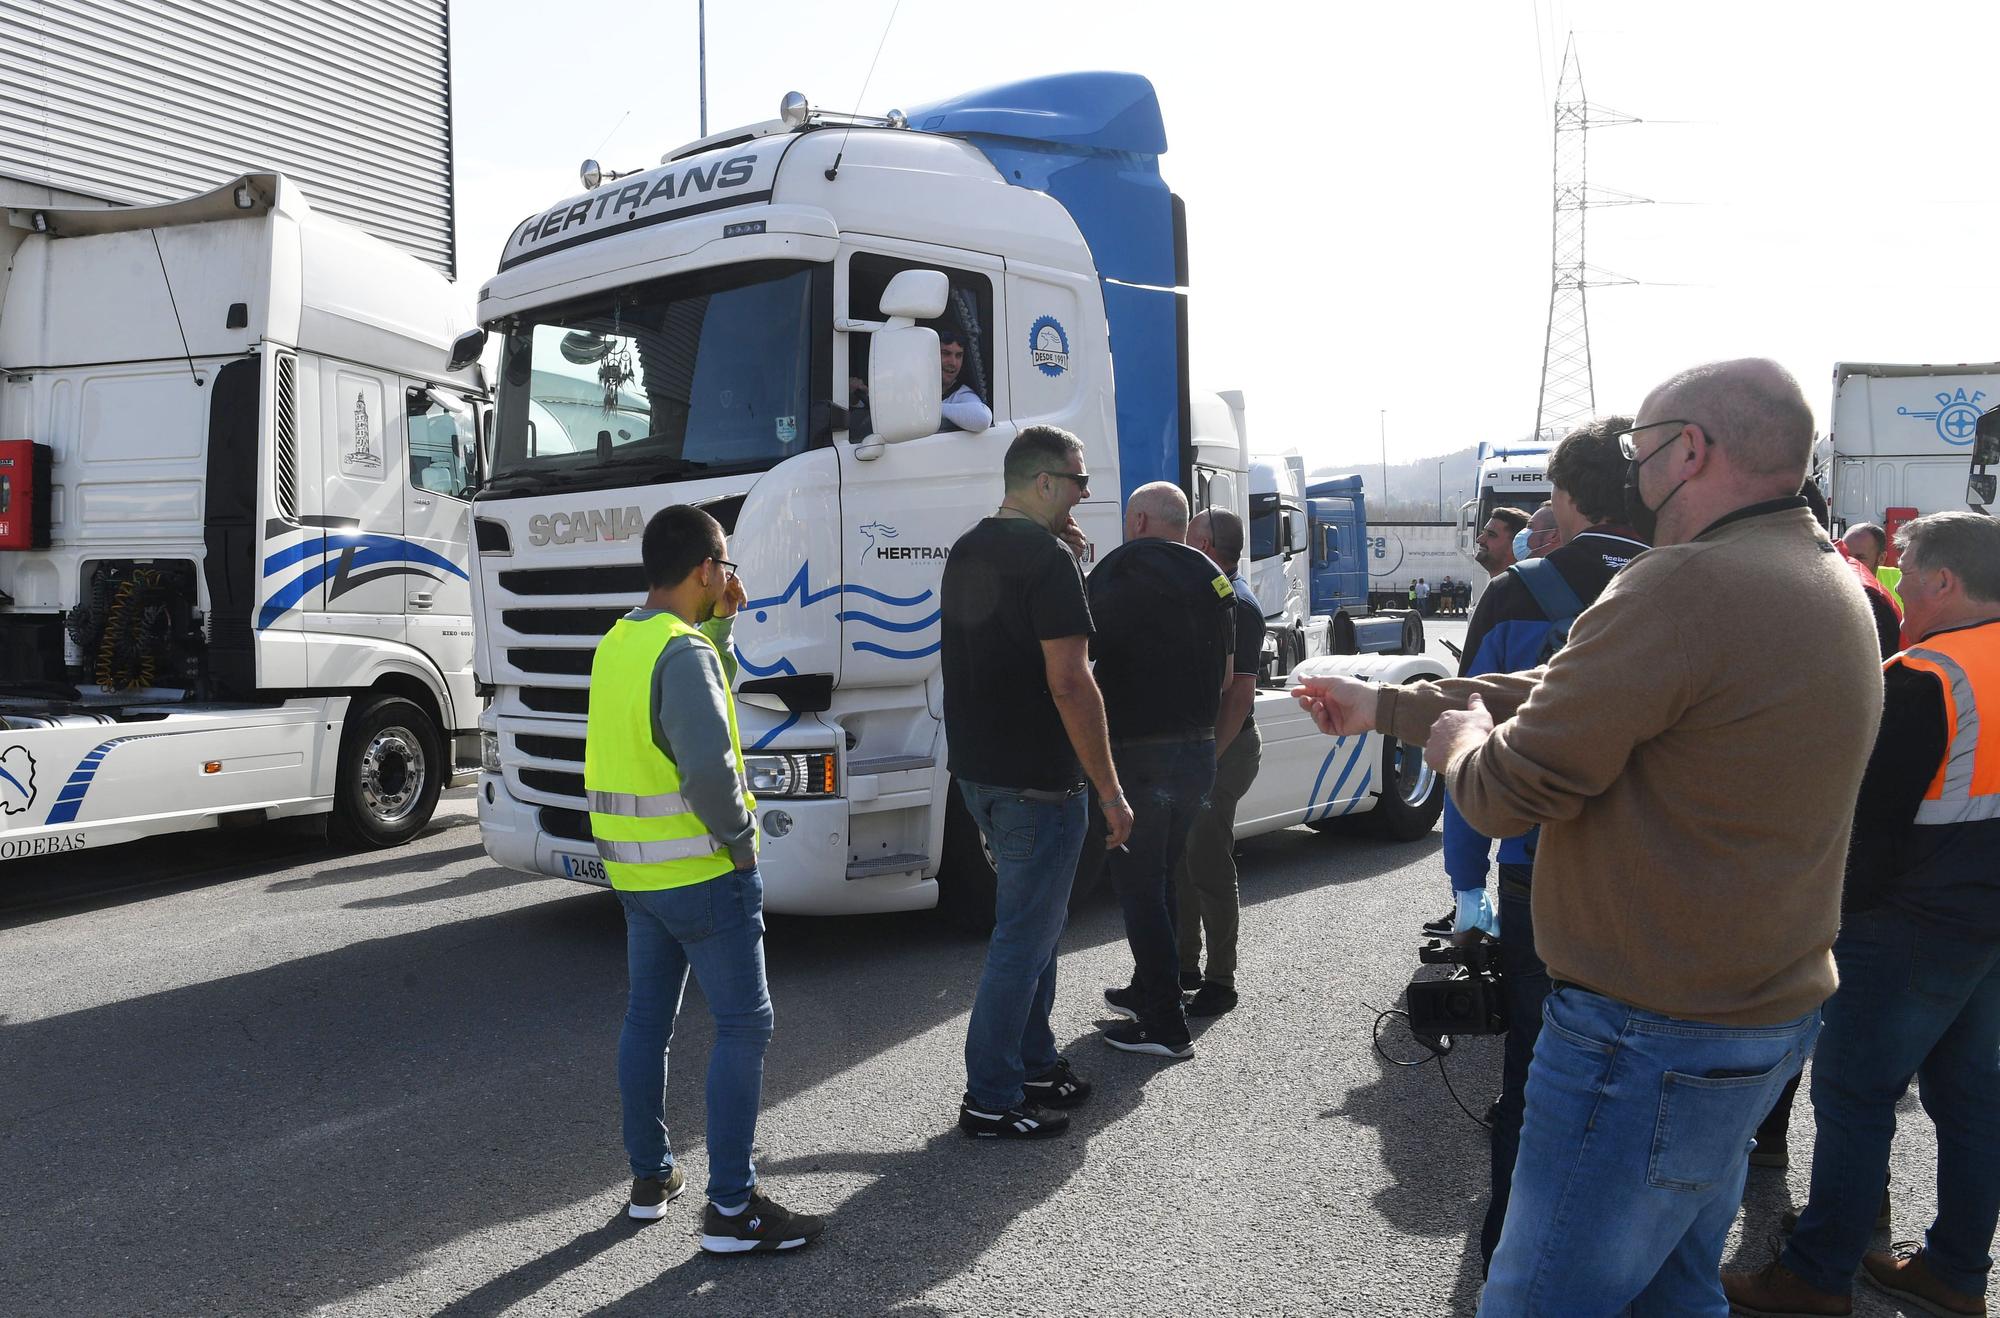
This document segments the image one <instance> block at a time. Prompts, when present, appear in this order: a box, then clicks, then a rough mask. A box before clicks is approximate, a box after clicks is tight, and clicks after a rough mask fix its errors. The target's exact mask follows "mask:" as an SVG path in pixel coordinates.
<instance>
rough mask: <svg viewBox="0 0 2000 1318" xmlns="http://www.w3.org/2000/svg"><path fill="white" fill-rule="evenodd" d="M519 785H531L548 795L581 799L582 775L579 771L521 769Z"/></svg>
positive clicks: (582, 797)
mask: <svg viewBox="0 0 2000 1318" xmlns="http://www.w3.org/2000/svg"><path fill="white" fill-rule="evenodd" d="M521 785H522V786H523V787H532V788H534V789H535V790H536V791H538V792H547V793H548V794H549V795H550V796H567V797H572V798H574V799H576V800H579V801H581V800H583V799H584V794H583V775H582V774H580V773H558V772H556V771H555V770H554V769H523V770H521Z"/></svg>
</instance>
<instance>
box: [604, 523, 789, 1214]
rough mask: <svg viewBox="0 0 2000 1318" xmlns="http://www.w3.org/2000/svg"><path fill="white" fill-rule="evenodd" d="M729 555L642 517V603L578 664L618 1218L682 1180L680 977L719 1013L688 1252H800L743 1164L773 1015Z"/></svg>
mask: <svg viewBox="0 0 2000 1318" xmlns="http://www.w3.org/2000/svg"><path fill="white" fill-rule="evenodd" d="M728 553H729V546H728V542H727V541H726V540H724V539H723V535H722V527H721V526H720V525H719V524H718V523H717V522H716V520H715V519H714V518H713V517H710V516H709V515H708V514H707V513H705V512H703V511H702V510H701V509H699V508H694V507H690V506H688V505H687V504H675V505H673V506H672V507H669V508H663V509H661V510H660V511H659V512H658V513H655V514H654V515H653V518H652V520H651V521H649V522H648V523H647V524H646V532H645V537H644V539H643V540H642V541H641V542H640V556H641V559H642V561H643V562H644V564H645V569H646V582H647V586H648V590H647V593H646V599H645V602H644V603H643V604H641V605H640V606H639V607H638V608H636V609H634V610H632V611H631V612H630V613H628V614H626V615H625V616H624V617H622V618H620V619H619V620H618V621H617V622H615V623H613V624H612V626H611V631H610V632H609V634H607V635H606V636H605V638H604V640H603V641H602V642H601V643H600V644H599V645H598V647H597V653H596V655H595V657H594V658H593V659H592V661H591V665H590V709H589V716H588V717H589V721H588V723H587V725H586V727H587V731H586V734H585V740H584V751H583V783H584V788H585V790H586V792H587V793H588V794H589V797H590V831H591V835H592V837H593V838H595V839H596V842H597V854H598V856H599V857H600V858H601V859H602V860H603V862H604V871H605V875H606V877H607V878H609V879H610V881H611V886H612V888H613V889H615V890H616V891H617V893H618V900H619V901H620V902H621V903H622V904H623V905H624V907H625V950H626V961H627V970H628V973H629V976H630V983H631V987H630V996H629V998H628V1000H627V1004H626V1008H625V1026H624V1029H623V1031H622V1032H621V1033H620V1034H619V1037H618V1090H619V1096H620V1099H621V1100H622V1103H623V1107H624V1128H625V1152H626V1154H627V1156H628V1157H629V1158H630V1159H631V1162H632V1194H631V1199H630V1201H629V1203H628V1204H627V1206H626V1210H625V1211H626V1213H627V1215H628V1216H631V1217H635V1218H644V1219H651V1218H657V1217H660V1216H661V1215H663V1214H664V1213H665V1212H666V1206H667V1204H668V1203H669V1202H671V1201H672V1200H673V1199H674V1198H675V1196H677V1195H679V1194H680V1192H681V1190H682V1188H683V1187H684V1184H685V1180H684V1177H683V1176H682V1173H681V1169H680V1166H679V1164H678V1163H676V1162H675V1160H674V1155H673V1150H672V1148H671V1147H670V1146H669V1145H668V1142H667V1126H666V1119H665V1113H664V1100H665V1091H666V1055H667V1046H668V1044H669V1042H670V1041H671V1040H672V1038H673V1031H674V1017H675V1016H676V1015H678V1014H679V1012H680V1005H681V995H682V994H683V993H684V992H685V991H686V989H687V978H688V971H689V970H690V969H692V970H693V971H694V975H695V978H696V979H698V980H700V981H701V991H702V996H703V997H704V998H706V999H707V1001H708V1009H709V1011H710V1013H711V1014H713V1015H714V1017H715V1046H714V1048H713V1049H712V1050H711V1051H710V1053H709V1060H708V1206H707V1208H706V1209H705V1210H704V1211H703V1214H702V1227H701V1247H702V1249H704V1250H706V1251H708V1252H710V1253H716V1254H739V1253H752V1252H759V1251H765V1250H778V1249H795V1248H797V1247H799V1246H801V1245H804V1244H806V1243H807V1242H808V1241H810V1240H812V1239H813V1237H815V1236H817V1235H818V1234H819V1233H820V1229H821V1227H822V1225H823V1223H822V1222H821V1221H820V1219H819V1218H817V1217H813V1216H810V1215H808V1214H804V1213H794V1212H791V1211H789V1210H788V1209H785V1208H783V1207H780V1206H779V1205H778V1204H776V1203H774V1202H773V1201H771V1200H770V1199H767V1198H765V1197H764V1195H763V1194H762V1193H761V1192H760V1191H759V1190H758V1187H757V1169H756V1168H755V1167H754V1166H753V1165H752V1163H751V1160H750V1145H751V1141H752V1140H753V1138H754V1137H755V1135H756V1132H757V1105H758V1100H759V1095H760V1092H761V1090H762V1086H763V1078H764V1049H765V1046H766V1045H767V1044H769V1043H770V1041H771V1019H772V1017H771V996H770V992H769V990H768V989H767V988H766V986H765V981H764V881H763V878H762V877H761V876H760V875H759V874H758V873H757V824H756V821H755V819H754V818H753V816H752V814H751V811H752V810H754V809H755V807H756V804H757V803H756V801H755V800H754V799H752V798H751V796H750V794H749V790H748V788H747V787H746V786H745V782H744V768H743V743H742V739H741V738H740V736H739V735H738V733H737V730H736V704H735V701H734V699H733V697H732V696H731V694H730V683H731V681H732V679H733V678H734V675H735V672H736V662H735V660H734V658H732V657H731V654H730V644H729V636H730V630H731V627H732V626H733V623H734V619H735V617H736V610H737V609H739V608H741V607H742V605H743V600H744V590H743V583H742V582H740V581H738V580H737V578H736V565H735V564H734V563H731V562H730V561H729V559H728V557H727V555H728Z"/></svg>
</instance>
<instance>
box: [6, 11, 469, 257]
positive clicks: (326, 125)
mask: <svg viewBox="0 0 2000 1318" xmlns="http://www.w3.org/2000/svg"><path fill="white" fill-rule="evenodd" d="M448 9H449V0H0V176H4V177H10V178H16V179H22V180H25V181H28V182H32V183H42V184H47V185H48V186H51V187H56V188H62V189H66V190H69V191H73V192H80V193H84V194H86V195H88V196H93V197H101V198H103V199H104V200H106V201H115V202H151V201H165V200H171V199H174V198H178V197H185V196H189V195H192V194H194V193H198V192H205V191H207V190H208V189H210V188H212V187H215V186H216V185H217V184H219V183H222V182H224V181H226V180H228V179H229V178H232V177H234V176H235V175H236V174H239V173H241V172H243V171H245V170H248V169H256V168H269V169H276V170H279V171H280V172H282V173H284V174H286V175H287V176H289V177H290V178H292V179H293V180H294V181H295V182H297V183H298V184H299V186H300V187H301V188H303V189H304V191H305V194H306V197H307V199H308V200H310V201H311V202H312V204H313V206H314V207H315V208H316V209H318V210H320V211H321V212H323V213H326V214H329V215H332V216H334V217H336V218H338V219H342V220H345V221H347V222H348V223H350V224H355V225H359V226H360V227H361V228H363V229H365V230H367V231H368V232H370V233H372V234H374V235H376V236H377V237H380V238H383V239H386V240H388V241H389V242H392V243H394V244H396V245H397V246H399V247H401V248H402V249H404V250H405V251H407V252H409V253H410V254H411V255H413V256H416V257H418V258H420V259H422V260H424V261H428V262H429V263H430V264H432V265H434V266H436V267H437V268H438V269H440V270H442V271H444V272H445V273H446V274H447V275H453V274H456V273H457V272H456V270H455V268H454V266H455V253H454V251H453V247H452V191H451V54H450V43H449V30H450V25H449V14H448Z"/></svg>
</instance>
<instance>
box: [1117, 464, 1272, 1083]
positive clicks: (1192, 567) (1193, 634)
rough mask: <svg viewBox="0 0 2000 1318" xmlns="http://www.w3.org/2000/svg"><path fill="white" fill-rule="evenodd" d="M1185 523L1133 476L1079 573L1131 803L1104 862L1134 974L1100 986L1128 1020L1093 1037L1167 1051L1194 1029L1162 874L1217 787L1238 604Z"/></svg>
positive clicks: (1182, 499)
mask: <svg viewBox="0 0 2000 1318" xmlns="http://www.w3.org/2000/svg"><path fill="white" fill-rule="evenodd" d="M1187 528H1188V502H1187V496H1186V495H1185V494H1182V493H1181V491H1180V490H1179V488H1178V487H1176V486H1173V485H1170V484H1168V483H1167V482H1165V481H1155V482H1154V483H1152V484H1151V485H1142V486H1140V487H1139V488H1138V489H1137V490H1135V491H1133V493H1132V498H1131V500H1130V501H1129V502H1127V503H1126V505H1125V543H1124V544H1122V545H1120V546H1119V547H1118V548H1117V549H1114V550H1112V551H1111V553H1109V554H1107V555H1106V556H1105V558H1104V561H1103V562H1102V563H1099V564H1098V565H1097V569H1096V570H1095V571H1094V572H1092V573H1091V574H1090V613H1091V617H1092V618H1093V619H1094V620H1095V622H1096V624H1097V631H1096V634H1095V635H1093V636H1092V637H1091V641H1090V653H1091V656H1092V658H1094V659H1095V660H1096V661H1097V669H1096V672H1097V684H1098V686H1099V687H1100V688H1101V689H1102V690H1103V692H1104V713H1105V718H1106V721H1107V722H1108V723H1109V724H1110V728H1111V754H1112V758H1113V759H1114V760H1116V761H1117V763H1118V777H1119V781H1120V782H1121V783H1123V784H1124V787H1125V791H1126V794H1127V796H1128V797H1129V798H1130V799H1131V802H1132V814H1133V820H1132V836H1131V839H1130V840H1129V841H1128V842H1127V844H1126V845H1125V846H1124V847H1122V848H1120V849H1118V850H1115V851H1113V852H1112V853H1111V855H1110V858H1109V860H1108V864H1109V865H1110V867H1111V881H1112V883H1113V885H1114V886H1115V887H1116V888H1117V890H1118V901H1119V904H1120V905H1121V906H1123V907H1124V909H1125V938H1126V941H1127V942H1129V943H1130V944H1131V945H1132V982H1131V984H1129V985H1128V986H1126V987H1124V988H1110V989H1106V990H1105V991H1104V1001H1105V1005H1107V1006H1109V1007H1110V1008H1111V1010H1112V1011H1114V1012H1116V1013H1118V1014H1119V1015H1120V1016H1124V1017H1126V1018H1127V1019H1128V1020H1129V1021H1130V1022H1131V1023H1130V1024H1127V1025H1120V1026H1114V1027H1113V1028H1111V1029H1109V1030H1107V1031H1105V1034H1104V1041H1105V1042H1106V1043H1108V1044H1110V1045H1111V1046H1112V1047H1113V1048H1118V1049H1122V1050H1124V1051H1125V1052H1130V1053H1149V1054H1152V1055H1153V1056H1156V1057H1165V1058H1169V1059H1171V1060H1175V1061H1178V1060H1181V1059H1183V1058H1188V1057H1192V1056H1194V1039H1193V1037H1192V1036H1191V1035H1190V1034H1189V1033H1188V1024H1187V1012H1186V1009H1185V1008H1184V1006H1183V1005H1182V1002H1181V954H1180V919H1179V911H1178V908H1177V905H1176V900H1175V893H1174V883H1173V876H1174V870H1175V868H1176V867H1178V866H1179V864H1180V860H1181V852H1182V851H1183V849H1184V848H1185V846H1186V843H1187V834H1188V828H1189V826H1190V825H1192V824H1193V823H1194V820H1195V816H1196V815H1197V814H1198V813H1200V811H1201V807H1202V805H1203V803H1204V802H1206V801H1207V800H1208V793H1209V789H1210V788H1212V787H1213V786H1214V785H1215V712H1216V710H1217V708H1218V707H1219V706H1220V705H1221V702H1222V688H1223V686H1224V685H1225V684H1226V683H1227V681H1228V676H1229V673H1228V670H1229V660H1230V657H1231V651H1232V648H1233V642H1234V640H1235V630H1234V610H1235V606H1236V592H1235V590H1234V589H1233V588H1232V587H1231V586H1230V584H1229V578H1228V577H1227V576H1225V575H1224V574H1223V573H1222V572H1221V570H1220V569H1218V568H1217V567H1216V566H1215V564H1214V563H1212V562H1210V561H1209V559H1208V556H1207V555H1206V554H1204V553H1202V552H1201V551H1200V550H1198V549H1191V548H1189V547H1188V544H1187Z"/></svg>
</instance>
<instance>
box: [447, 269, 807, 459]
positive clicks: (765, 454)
mask: <svg viewBox="0 0 2000 1318" xmlns="http://www.w3.org/2000/svg"><path fill="white" fill-rule="evenodd" d="M815 269H816V267H814V266H812V265H810V264H807V263H803V262H792V261H785V262H776V261H771V262H756V263H753V264H749V265H739V266H731V267H728V268H726V269H722V270H712V271H703V272H700V273H697V274H693V275H686V276H681V277H678V278H674V279H666V280H656V281H654V282H651V283H647V284H638V285H633V286H631V287H627V288H622V289H618V290H616V291H615V292H611V293H606V294H602V295H599V296H595V297H591V298H586V299H582V300H579V301H576V302H571V303H567V304H564V305H562V306H559V307H552V308H549V309H546V310H543V311H538V312H533V313H529V314H527V315H524V316H521V317H519V318H517V319H516V320H515V321H514V322H513V323H511V324H510V325H509V326H508V329H507V339H506V344H505V346H504V348H503V349H502V355H501V361H500V387H499V390H498V394H497V398H496V410H495V419H494V436H493V450H492V468H491V475H490V477H489V478H488V481H487V486H486V488H487V492H488V493H500V494H505V493H515V494H522V493H529V492H532V491H539V490H546V489H577V488H603V487H605V486H611V485H634V484H643V483H647V482H650V481H658V480H672V479H674V478H676V477H679V476H685V475H693V474H699V475H703V476H714V475H726V474H729V473H732V472H743V471H762V470H764V469H766V468H768V467H772V466H775V465H776V464H778V463H779V462H782V461H783V460H784V459H786V458H788V457H791V456H792V455H793V454H795V453H800V452H803V451H804V450H805V449H806V448H807V447H808V446H809V445H810V444H811V443H812V442H813V436H812V435H811V433H810V431H811V426H810V425H809V424H808V413H809V412H810V410H811V405H812V400H813V398H815V397H825V396H826V390H825V385H824V380H822V383H821V388H820V389H819V390H817V391H816V390H815V389H814V388H813V378H814V374H815V367H816V366H817V365H818V364H819V363H818V358H819V357H821V356H824V355H825V353H824V352H823V351H822V350H823V349H824V347H825V346H826V344H827V342H828V340H829V337H830V325H827V321H828V317H826V316H819V315H815V313H814V303H815V300H816V297H815V293H816V288H815V285H816V283H817V282H820V281H817V280H816V278H815ZM822 326H826V331H827V332H821V327H822ZM820 374H821V375H822V376H824V374H825V372H824V371H821V372H820Z"/></svg>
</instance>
